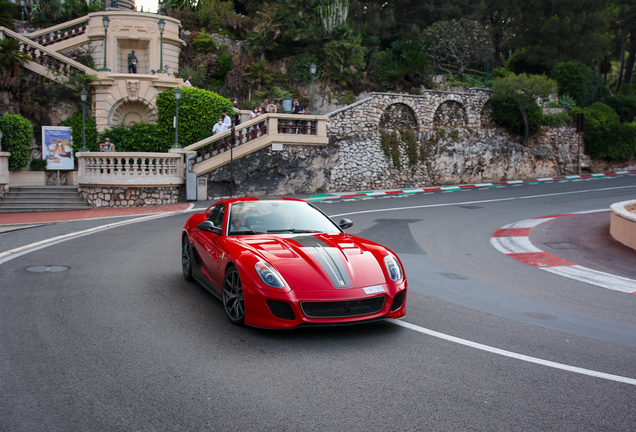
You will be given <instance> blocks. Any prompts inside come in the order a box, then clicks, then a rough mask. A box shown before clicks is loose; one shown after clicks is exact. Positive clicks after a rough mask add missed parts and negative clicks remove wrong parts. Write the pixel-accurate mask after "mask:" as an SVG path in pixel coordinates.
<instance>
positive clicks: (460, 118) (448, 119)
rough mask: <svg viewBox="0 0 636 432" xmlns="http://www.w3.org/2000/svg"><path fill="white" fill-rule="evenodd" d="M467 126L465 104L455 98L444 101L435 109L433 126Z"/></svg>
mask: <svg viewBox="0 0 636 432" xmlns="http://www.w3.org/2000/svg"><path fill="white" fill-rule="evenodd" d="M465 126H466V112H465V111H464V106H463V105H462V104H461V103H459V102H457V101H454V100H447V101H445V102H442V103H441V104H440V105H439V106H438V107H437V109H436V110H435V115H434V116H433V128H435V129H437V128H452V129H457V128H463V127H465Z"/></svg>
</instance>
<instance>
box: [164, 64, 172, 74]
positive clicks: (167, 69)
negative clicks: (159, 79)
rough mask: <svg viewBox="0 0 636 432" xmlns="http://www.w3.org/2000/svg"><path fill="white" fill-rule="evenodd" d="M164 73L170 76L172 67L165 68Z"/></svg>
mask: <svg viewBox="0 0 636 432" xmlns="http://www.w3.org/2000/svg"><path fill="white" fill-rule="evenodd" d="M163 71H164V73H165V74H166V75H168V76H170V67H169V66H168V65H165V66H164V67H163Z"/></svg>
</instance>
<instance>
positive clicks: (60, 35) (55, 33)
mask: <svg viewBox="0 0 636 432" xmlns="http://www.w3.org/2000/svg"><path fill="white" fill-rule="evenodd" d="M87 28H88V16H83V17H81V18H76V19H74V20H71V21H67V22H65V23H63V24H58V25H55V26H52V27H47V28H45V29H42V30H38V31H35V32H33V33H30V34H28V35H26V36H27V37H28V38H29V39H31V40H33V41H34V42H37V43H38V44H40V45H42V46H48V45H53V44H55V43H58V42H62V41H65V40H68V39H71V38H74V37H77V36H81V35H83V34H85V33H86V29H87Z"/></svg>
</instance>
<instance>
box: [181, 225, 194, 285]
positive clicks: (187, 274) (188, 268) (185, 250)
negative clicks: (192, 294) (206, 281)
mask: <svg viewBox="0 0 636 432" xmlns="http://www.w3.org/2000/svg"><path fill="white" fill-rule="evenodd" d="M181 269H182V270H183V277H184V278H185V280H187V281H191V280H193V279H194V278H193V277H192V248H191V247H190V242H189V241H188V236H187V235H184V236H183V241H182V242H181Z"/></svg>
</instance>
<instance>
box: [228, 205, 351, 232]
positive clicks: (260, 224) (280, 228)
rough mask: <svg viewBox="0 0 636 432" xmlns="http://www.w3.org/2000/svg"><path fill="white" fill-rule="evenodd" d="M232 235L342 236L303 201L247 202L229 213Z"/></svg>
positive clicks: (323, 217) (333, 225)
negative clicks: (331, 233)
mask: <svg viewBox="0 0 636 432" xmlns="http://www.w3.org/2000/svg"><path fill="white" fill-rule="evenodd" d="M228 231H229V234H230V235H238V234H265V233H270V234H272V233H280V234H285V233H318V232H320V233H322V232H336V233H337V232H340V230H339V229H338V227H337V226H336V225H335V224H334V223H333V221H332V220H331V219H329V218H327V217H326V216H325V215H323V214H322V213H321V212H319V211H318V210H316V209H315V208H314V207H312V206H311V205H309V204H307V203H305V202H301V201H267V200H262V201H246V202H238V203H234V204H232V206H231V210H230V226H229V230H228Z"/></svg>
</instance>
